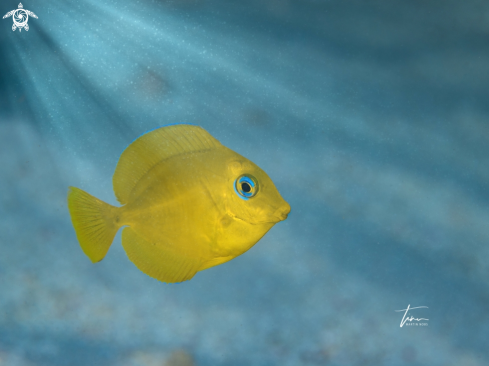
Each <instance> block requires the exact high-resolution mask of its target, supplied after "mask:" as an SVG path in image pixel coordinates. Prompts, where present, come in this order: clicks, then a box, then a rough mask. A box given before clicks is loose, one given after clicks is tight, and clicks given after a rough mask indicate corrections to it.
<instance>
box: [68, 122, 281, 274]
mask: <svg viewBox="0 0 489 366" xmlns="http://www.w3.org/2000/svg"><path fill="white" fill-rule="evenodd" d="M112 182H113V186H114V192H115V195H116V197H117V200H118V201H119V202H120V203H121V204H123V206H121V207H115V206H111V205H109V204H107V203H105V202H102V201H100V200H99V199H97V198H95V197H93V196H91V195H89V194H88V193H86V192H84V191H82V190H81V189H78V188H75V187H70V189H69V193H68V208H69V211H70V215H71V220H72V222H73V226H74V228H75V231H76V235H77V238H78V241H79V242H80V246H81V247H82V249H83V251H84V252H85V254H86V255H87V256H88V257H89V258H90V259H91V260H92V262H98V261H101V260H102V259H103V258H104V257H105V255H106V254H107V251H108V250H109V247H110V245H111V243H112V241H113V239H114V236H115V234H116V233H117V231H118V230H119V228H121V227H122V226H125V227H124V229H123V230H122V246H123V247H124V249H125V251H126V253H127V256H128V257H129V259H130V260H131V261H132V262H133V263H134V264H135V265H136V266H137V267H138V268H139V269H140V270H141V271H143V272H144V273H146V274H147V275H149V276H151V277H154V278H156V279H158V280H160V281H163V282H169V283H170V282H181V281H186V280H189V279H191V278H192V277H193V276H194V275H195V273H196V272H198V271H202V270H204V269H207V268H209V267H212V266H216V265H218V264H221V263H224V262H227V261H229V260H231V259H233V258H235V257H237V256H238V255H241V254H243V253H244V252H246V251H247V250H248V249H250V248H251V247H252V246H253V245H255V243H256V242H257V241H258V240H260V239H261V238H262V237H263V235H265V234H266V232H267V231H268V230H270V228H271V227H272V226H273V225H274V224H276V223H277V222H279V221H281V220H285V219H286V218H287V215H288V213H289V212H290V206H289V204H288V203H287V202H285V200H284V199H283V198H282V197H281V196H280V193H279V192H278V191H277V188H275V185H274V184H273V182H272V180H271V179H270V178H269V177H268V175H267V174H266V173H265V172H264V171H263V170H261V169H260V168H259V167H258V166H257V165H256V164H254V163H253V162H251V161H250V160H248V159H246V158H244V157H242V156H241V155H239V154H238V153H236V152H234V151H232V150H230V149H228V148H227V147H225V146H223V145H222V144H221V143H220V142H219V141H217V140H216V139H215V138H214V137H212V136H211V135H210V134H209V133H208V132H207V131H205V130H204V129H203V128H201V127H198V126H193V125H185V124H180V125H170V126H167V127H161V128H158V129H156V130H153V131H151V132H148V133H146V134H144V135H142V136H141V137H139V138H138V139H137V140H135V141H134V142H133V143H132V144H131V145H129V146H128V147H127V149H126V150H124V152H123V153H122V155H121V157H120V159H119V162H118V163H117V167H116V170H115V173H114V177H113V180H112Z"/></svg>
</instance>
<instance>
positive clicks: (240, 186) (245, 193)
mask: <svg viewBox="0 0 489 366" xmlns="http://www.w3.org/2000/svg"><path fill="white" fill-rule="evenodd" d="M234 190H235V191H236V193H237V194H238V196H239V197H240V198H242V199H245V200H247V199H249V198H251V197H253V196H255V195H256V194H257V193H258V181H257V180H256V178H255V177H253V176H252V175H250V174H243V175H241V176H239V177H238V178H237V179H236V180H235V181H234Z"/></svg>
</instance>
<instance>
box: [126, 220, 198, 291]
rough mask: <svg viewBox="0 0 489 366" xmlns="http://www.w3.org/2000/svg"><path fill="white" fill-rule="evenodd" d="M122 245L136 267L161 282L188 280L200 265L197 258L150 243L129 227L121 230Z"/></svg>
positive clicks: (162, 244)
mask: <svg viewBox="0 0 489 366" xmlns="http://www.w3.org/2000/svg"><path fill="white" fill-rule="evenodd" d="M122 246H123V247H124V250H125V251H126V254H127V256H128V257H129V259H130V260H131V261H132V262H133V263H134V264H135V265H136V267H138V268H139V269H140V270H141V271H142V272H144V273H146V274H147V275H148V276H150V277H153V278H156V279H157V280H159V281H162V282H167V283H174V282H182V281H187V280H190V279H191V278H192V277H193V276H194V275H195V273H197V271H198V269H199V267H200V266H201V261H200V260H199V259H198V258H194V257H190V256H188V255H186V254H185V253H179V252H176V251H175V250H174V249H172V248H170V247H166V246H165V244H164V243H154V244H152V243H150V242H148V241H146V240H145V239H144V238H142V237H141V236H140V235H138V234H137V233H136V232H135V231H134V230H133V229H132V228H130V227H125V228H124V229H123V230H122Z"/></svg>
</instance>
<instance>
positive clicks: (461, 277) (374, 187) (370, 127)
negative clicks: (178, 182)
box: [0, 0, 489, 366]
mask: <svg viewBox="0 0 489 366" xmlns="http://www.w3.org/2000/svg"><path fill="white" fill-rule="evenodd" d="M5 3H6V2H2V4H1V5H2V9H3V10H1V11H3V12H7V11H9V10H11V9H10V8H14V7H15V6H16V4H14V3H11V4H10V3H9V5H8V6H7V5H6V4H5ZM24 6H25V8H27V9H29V10H31V11H33V12H34V13H36V14H37V15H38V19H33V18H29V25H30V30H29V32H25V31H23V32H22V33H19V32H18V31H16V32H12V31H11V19H7V20H3V22H2V23H1V28H0V60H1V63H0V108H1V109H0V365H1V366H4V365H8V366H58V365H59V366H68V365H69V366H82V365H83V366H98V365H104V366H113V365H114V366H115V365H121V366H163V365H166V366H177V365H182V366H183V365H199V366H221V365H222V366H223V365H236V366H241V365H243V366H244V365H284V366H289V365H291V366H292V365H361V366H364V365H378V366H381V365H386V366H391V365H394V366H395V365H433V366H436V365H440V366H441V365H443V366H445V365H446V366H448V365H451V366H483V365H488V364H489V352H488V349H487V345H488V342H489V211H488V207H489V190H488V184H489V170H488V169H489V104H488V99H487V98H488V96H489V86H488V85H489V73H488V70H489V5H488V4H487V3H486V2H483V1H469V2H460V1H423V2H422V1H414V2H405V1H404V2H403V1H389V2H386V1H373V2H368V3H367V2H363V1H353V2H350V1H348V2H332V1H293V0H284V1H272V0H267V1H248V2H238V1H203V0H202V1H199V0H185V1H175V2H155V1H149V0H148V1H139V2H131V1H124V0H120V1H97V2H95V1H78V2H75V1H63V2H62V1H55V0H45V1H43V2H31V3H29V4H27V3H25V4H24ZM175 122H189V123H194V124H198V125H201V126H203V127H204V128H205V129H207V130H208V131H209V132H210V133H211V134H213V135H214V136H215V137H216V138H217V139H219V140H220V141H221V142H222V143H223V144H224V145H226V146H228V147H230V148H232V149H234V150H236V151H237V152H239V153H241V154H242V155H244V156H246V157H248V158H250V159H251V160H252V161H254V162H255V163H257V164H258V165H259V166H260V167H262V168H263V169H264V170H265V171H266V172H267V173H268V174H269V175H270V177H271V178H272V179H273V180H274V182H275V184H276V186H277V187H278V189H279V191H280V192H281V193H282V195H283V197H284V198H285V199H286V200H287V201H288V202H289V203H290V205H291V207H292V212H291V214H290V215H289V218H288V219H287V220H286V221H285V222H282V223H279V224H277V225H276V226H275V227H274V228H273V229H272V230H271V231H270V232H269V233H268V234H267V235H266V236H265V237H264V238H263V239H262V240H261V241H260V242H259V243H258V244H257V245H256V246H255V247H253V248H252V249H251V250H250V251H249V252H247V253H245V254H244V255H242V256H240V257H238V258H236V259H234V260H232V261H231V262H229V263H226V264H223V265H221V266H218V267H214V268H211V269H208V270H206V271H203V272H200V273H198V274H197V275H196V276H195V277H194V278H193V279H192V280H191V281H189V282H185V283H182V284H164V283H160V282H158V281H156V280H153V279H152V278H150V277H148V276H146V275H145V274H143V273H141V272H140V271H139V270H138V269H137V268H136V267H135V266H134V265H133V264H132V263H131V262H130V261H129V260H128V259H127V257H126V255H125V253H124V251H123V249H122V247H121V245H120V234H118V235H117V236H116V239H115V241H114V244H113V246H112V247H111V249H110V251H109V253H108V255H107V257H106V258H105V259H104V260H103V261H102V262H100V263H98V264H92V263H91V262H90V261H89V260H88V258H87V257H85V255H84V254H83V253H82V251H81V249H80V248H79V246H78V243H77V241H76V237H75V234H74V231H73V228H72V226H71V223H70V219H69V215H68V212H67V207H66V194H67V187H68V186H69V185H74V186H77V187H80V188H82V189H84V190H87V191H88V192H90V193H92V194H93V195H95V196H97V197H99V198H101V199H103V200H105V201H107V202H109V203H112V204H116V201H115V197H114V194H113V191H112V185H111V177H112V174H113V171H114V168H115V164H116V162H117V159H118V156H119V154H120V152H121V151H122V150H123V149H124V148H125V147H126V146H127V145H128V144H129V143H130V142H131V141H132V140H133V139H134V138H136V137H137V136H139V135H140V134H142V133H144V132H145V131H147V130H149V129H152V128H155V127H157V126H159V125H164V124H168V123H175ZM408 304H410V305H411V307H414V306H428V309H419V310H416V311H413V312H412V315H413V316H422V317H425V318H429V321H427V323H428V326H423V327H421V326H418V327H416V326H410V327H408V326H404V327H402V328H401V327H400V326H399V325H400V321H401V318H402V314H401V313H399V312H395V310H399V309H405V308H406V306H407V305H408ZM418 311H419V312H418Z"/></svg>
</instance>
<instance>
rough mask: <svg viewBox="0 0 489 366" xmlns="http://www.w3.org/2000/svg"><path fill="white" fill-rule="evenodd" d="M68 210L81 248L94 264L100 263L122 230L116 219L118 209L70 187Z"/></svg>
mask: <svg viewBox="0 0 489 366" xmlns="http://www.w3.org/2000/svg"><path fill="white" fill-rule="evenodd" d="M68 209H69V210H70V215H71V222H72V223H73V227H74V228H75V232H76V237H77V238H78V241H79V242H80V246H81V248H82V249H83V251H84V252H85V254H86V255H87V256H88V258H90V260H91V261H92V262H94V263H95V262H100V261H101V260H102V259H104V257H105V255H106V254H107V251H108V250H109V247H110V245H111V244H112V241H113V240H114V236H115V234H116V233H117V230H119V228H120V226H119V225H118V224H117V223H116V219H115V216H116V214H115V211H116V210H117V209H118V208H117V207H115V206H111V205H109V204H108V203H105V202H102V201H101V200H99V199H98V198H95V197H93V196H92V195H90V194H88V193H87V192H85V191H82V190H81V189H78V188H75V187H69V190H68Z"/></svg>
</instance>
